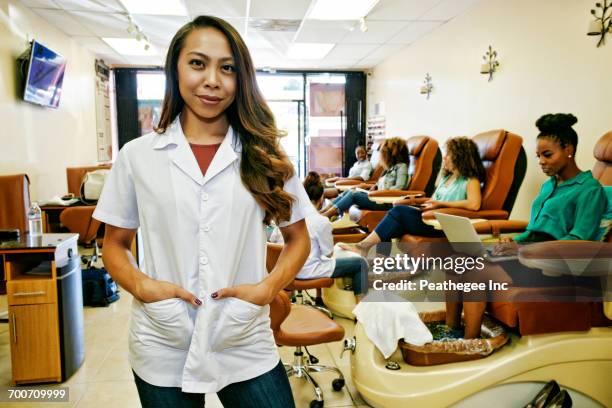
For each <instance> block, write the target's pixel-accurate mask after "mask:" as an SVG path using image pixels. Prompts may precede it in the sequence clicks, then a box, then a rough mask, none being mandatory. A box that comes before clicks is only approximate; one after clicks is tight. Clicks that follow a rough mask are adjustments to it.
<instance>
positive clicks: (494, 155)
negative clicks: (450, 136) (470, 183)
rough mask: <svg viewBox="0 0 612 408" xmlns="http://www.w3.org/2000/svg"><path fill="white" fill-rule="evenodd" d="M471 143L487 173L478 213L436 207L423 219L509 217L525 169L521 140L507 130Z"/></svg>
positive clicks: (409, 240)
mask: <svg viewBox="0 0 612 408" xmlns="http://www.w3.org/2000/svg"><path fill="white" fill-rule="evenodd" d="M472 140H474V142H475V143H476V145H477V146H478V150H479V151H480V157H481V159H482V162H483V165H484V167H485V170H486V172H487V179H486V181H485V184H484V187H483V190H482V203H481V206H480V210H476V211H471V210H464V209H460V208H437V209H435V210H432V211H427V212H425V213H423V218H434V213H435V212H441V213H446V214H453V215H460V216H463V217H468V218H484V219H488V220H506V219H508V217H509V216H510V212H511V211H512V207H513V206H514V201H515V200H516V195H517V193H518V190H519V188H520V186H521V184H522V183H523V179H524V177H525V172H526V170H527V156H526V155H525V150H524V149H523V145H522V143H523V139H522V138H521V137H520V136H518V135H516V134H514V133H510V132H508V131H506V130H491V131H488V132H484V133H479V134H477V135H476V136H474V137H473V138H472ZM401 241H402V242H406V243H420V242H447V240H446V238H428V237H420V236H416V235H404V236H403V237H402V239H401Z"/></svg>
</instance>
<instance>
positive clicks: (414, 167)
mask: <svg viewBox="0 0 612 408" xmlns="http://www.w3.org/2000/svg"><path fill="white" fill-rule="evenodd" d="M406 144H407V145H408V153H409V155H410V163H409V164H408V174H410V184H409V185H408V188H407V189H406V190H403V191H399V190H392V191H384V190H383V191H374V192H372V193H370V195H371V196H373V197H385V196H400V197H401V196H404V195H408V194H424V195H430V194H432V193H433V191H434V189H435V182H436V177H437V175H438V171H440V166H441V165H442V154H441V153H440V149H439V148H438V142H437V141H436V140H435V139H433V138H431V137H429V136H412V137H410V138H408V139H407V140H406ZM386 214H387V212H386V211H370V210H363V211H362V212H361V218H360V220H359V225H361V226H362V227H365V228H367V229H368V230H370V231H373V230H374V228H375V227H376V226H377V225H378V223H379V222H380V220H382V219H383V217H384V216H385V215H386Z"/></svg>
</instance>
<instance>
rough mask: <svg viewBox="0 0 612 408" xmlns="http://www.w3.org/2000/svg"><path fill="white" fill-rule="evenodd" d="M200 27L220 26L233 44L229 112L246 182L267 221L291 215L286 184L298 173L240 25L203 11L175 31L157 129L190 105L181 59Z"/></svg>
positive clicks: (160, 131)
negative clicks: (232, 89) (233, 80)
mask: <svg viewBox="0 0 612 408" xmlns="http://www.w3.org/2000/svg"><path fill="white" fill-rule="evenodd" d="M200 28H214V29H216V30H219V31H220V32H221V33H223V35H225V37H226V38H227V41H228V42H229V44H230V47H231V49H232V56H233V58H234V62H235V66H236V82H237V87H236V97H235V99H234V102H233V103H232V104H231V105H230V106H229V107H228V108H227V110H226V111H225V114H226V115H227V119H228V122H229V124H230V125H231V126H232V128H233V129H234V132H235V133H237V134H238V137H239V138H240V142H241V144H242V154H241V161H240V178H241V179H242V183H243V184H244V185H245V187H246V188H247V189H248V190H249V192H250V193H251V194H252V195H253V197H254V198H255V201H257V203H258V204H259V205H260V206H261V207H262V208H263V209H264V211H265V217H264V219H263V222H264V223H265V224H269V223H270V221H272V220H275V221H276V222H280V221H286V220H289V219H290V218H291V204H292V203H293V201H294V198H293V197H292V196H291V195H290V194H289V193H287V192H286V191H284V190H283V187H284V184H285V181H287V180H288V179H289V178H291V176H293V174H294V170H293V165H292V164H291V162H290V161H289V159H288V158H287V155H286V154H285V152H284V151H283V150H282V149H281V147H280V145H279V138H280V137H281V136H283V135H284V134H283V132H282V131H280V130H279V129H278V128H277V127H276V122H275V120H274V115H273V114H272V111H271V110H270V108H269V107H268V104H267V103H266V101H265V99H264V97H263V96H262V94H261V91H260V90H259V87H258V85H257V80H256V77H255V68H254V65H253V60H252V59H251V55H250V53H249V50H248V49H247V46H246V44H245V43H244V41H243V39H242V37H240V34H238V32H237V31H236V29H235V28H234V27H232V26H231V25H230V24H229V23H227V22H226V21H224V20H222V19H220V18H217V17H212V16H199V17H196V18H195V19H194V20H193V21H191V22H189V23H187V24H185V25H184V26H183V27H181V28H180V29H179V30H178V31H177V33H176V34H175V35H174V38H173V39H172V42H171V43H170V47H169V48H168V54H167V56H166V65H165V68H164V70H165V74H166V93H165V95H164V102H163V105H162V112H161V115H160V120H159V124H158V126H157V128H156V129H155V131H156V132H157V133H160V134H161V133H164V132H165V131H166V129H168V127H169V126H170V124H171V123H172V122H173V121H174V119H175V118H176V117H177V116H178V114H179V113H181V111H182V110H183V107H184V106H185V101H184V100H183V98H182V97H181V94H180V92H179V85H178V74H177V61H178V58H179V54H180V53H181V49H182V48H183V44H184V42H185V38H186V37H187V36H188V35H189V33H191V32H192V31H193V30H196V29H200Z"/></svg>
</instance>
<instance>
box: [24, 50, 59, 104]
mask: <svg viewBox="0 0 612 408" xmlns="http://www.w3.org/2000/svg"><path fill="white" fill-rule="evenodd" d="M65 70H66V59H65V58H64V57H62V56H61V55H59V54H57V53H55V52H53V51H51V50H50V49H48V48H47V47H45V46H44V45H42V44H40V43H38V42H36V41H32V50H31V53H30V63H29V66H28V73H27V76H26V81H25V89H24V92H23V99H24V100H25V101H27V102H31V103H35V104H38V105H43V106H50V107H52V108H57V107H58V105H59V100H60V96H61V93H62V82H63V80H64V71H65Z"/></svg>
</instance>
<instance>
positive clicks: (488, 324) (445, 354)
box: [399, 310, 508, 366]
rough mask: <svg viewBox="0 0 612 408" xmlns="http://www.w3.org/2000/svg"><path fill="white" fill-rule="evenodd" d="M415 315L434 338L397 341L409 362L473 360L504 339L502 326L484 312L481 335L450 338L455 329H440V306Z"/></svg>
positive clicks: (494, 347) (435, 362) (442, 318)
mask: <svg viewBox="0 0 612 408" xmlns="http://www.w3.org/2000/svg"><path fill="white" fill-rule="evenodd" d="M419 316H420V317H421V320H422V321H423V322H424V323H425V324H426V325H427V326H428V328H429V329H430V330H432V334H433V335H434V340H433V341H432V342H431V343H427V344H424V345H423V346H415V345H412V344H409V343H405V342H404V341H403V340H400V341H399V347H400V350H401V351H402V356H403V357H404V361H405V362H407V363H408V364H411V365H415V366H430V365H437V364H447V363H456V362H459V361H469V360H477V359H480V358H484V357H486V356H488V355H489V354H491V353H492V352H494V351H495V350H497V349H498V348H500V347H502V346H503V345H504V344H506V343H507V342H508V333H507V332H506V329H504V328H503V327H502V326H501V325H500V324H499V323H497V322H495V321H494V320H493V319H491V318H490V317H488V316H486V315H485V316H483V319H482V329H481V337H480V338H478V339H464V338H453V335H454V334H455V335H456V334H457V331H455V330H448V329H446V331H444V330H440V327H441V326H444V321H445V317H446V311H444V310H439V311H434V312H421V313H419ZM447 335H450V336H447ZM441 336H442V337H441ZM440 337H441V338H440Z"/></svg>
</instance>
